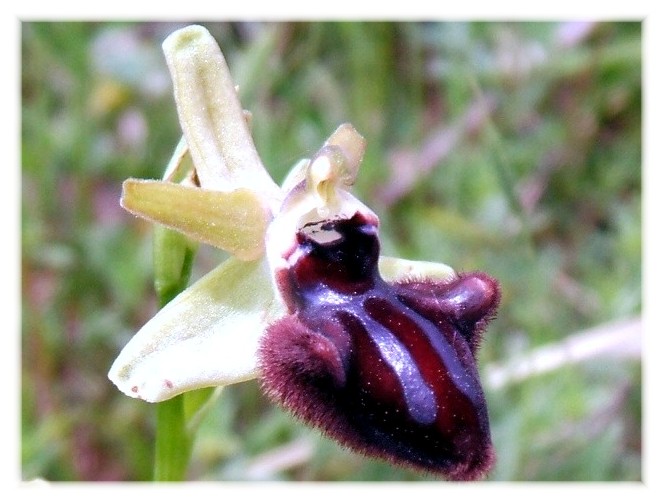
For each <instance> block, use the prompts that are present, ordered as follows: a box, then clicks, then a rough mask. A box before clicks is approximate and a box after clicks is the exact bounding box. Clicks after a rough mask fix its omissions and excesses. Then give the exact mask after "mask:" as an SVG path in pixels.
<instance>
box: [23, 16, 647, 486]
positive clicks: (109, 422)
mask: <svg viewBox="0 0 662 502" xmlns="http://www.w3.org/2000/svg"><path fill="white" fill-rule="evenodd" d="M179 26H180V25H178V24H173V23H143V24H131V23H37V22H30V23H24V24H23V26H22V81H21V84H22V148H21V154H22V225H21V232H22V258H23V260H22V285H23V290H22V307H23V308H22V407H21V411H22V442H21V447H22V476H23V478H24V479H33V478H45V479H48V480H53V481H70V480H94V481H99V480H147V479H150V478H151V475H152V469H153V448H154V435H155V410H154V407H153V406H152V405H149V404H147V403H144V402H140V401H136V400H131V399H129V398H127V397H126V396H124V395H123V394H121V393H119V392H118V391H117V390H116V389H115V388H114V387H113V386H112V384H111V383H110V382H109V381H108V380H107V378H106V373H107V370H108V368H109V367H110V365H111V363H112V361H113V359H114V358H115V357H116V355H117V353H118V352H119V350H120V348H121V347H122V346H123V345H124V344H125V343H126V342H127V340H128V339H129V338H130V337H131V336H132V334H133V333H135V332H136V331H137V329H138V328H139V327H140V326H142V324H144V322H146V321H147V320H148V319H149V318H150V317H151V316H152V315H153V313H154V312H155V310H156V308H157V306H156V303H157V301H156V297H155V293H154V292H153V286H152V285H153V268H152V267H153V265H152V257H151V239H152V228H151V227H150V226H149V225H148V224H146V223H144V222H143V221H139V220H137V219H135V218H133V217H132V216H130V215H129V214H128V213H125V212H124V211H122V210H121V208H120V207H119V204H118V201H119V195H120V190H121V183H122V181H123V180H124V179H126V178H128V177H139V178H159V177H160V176H161V174H162V172H163V169H164V168H165V165H166V163H167V161H168V160H169V158H170V155H171V154H172V151H173V149H174V147H175V145H176V144H177V141H178V140H179V136H180V131H179V128H178V124H177V120H176V113H175V107H174V102H173V99H172V96H171V87H170V82H169V77H168V73H167V69H166V66H165V61H164V60H163V57H162V53H161V47H160V45H161V42H162V40H163V39H164V38H165V37H166V36H167V35H168V34H169V33H171V32H172V31H173V30H174V29H176V28H177V27H179ZM205 26H206V27H207V28H208V29H209V30H210V31H211V33H212V34H213V35H214V37H215V38H216V39H217V40H218V42H219V45H220V46H221V49H222V50H223V52H224V54H225V56H226V59H227V60H228V64H229V66H230V69H231V71H232V73H233V75H234V76H235V79H236V82H237V84H238V85H239V86H240V94H241V97H242V104H243V105H244V107H245V108H247V109H248V110H250V111H251V112H252V125H251V127H252V131H253V134H254V138H255V142H256V146H257V149H258V151H259V152H260V155H261V156H262V159H263V161H264V163H265V165H266V166H267V167H268V168H269V170H270V171H271V173H272V174H273V177H274V179H276V180H277V181H280V180H282V178H283V176H284V175H285V174H286V173H287V171H288V170H289V168H290V167H291V166H292V165H293V164H294V163H295V162H296V161H297V160H298V159H299V158H301V157H302V156H306V155H310V154H312V153H314V152H315V151H316V150H317V149H318V148H319V145H321V144H322V143H323V141H324V140H325V139H326V138H327V137H328V135H329V134H330V133H331V132H332V131H333V130H335V128H336V127H337V126H338V125H339V124H340V123H341V122H345V121H347V122H351V123H352V124H354V126H355V127H356V128H357V129H358V130H359V131H360V132H361V133H362V134H363V135H364V136H365V137H366V139H367V141H368V150H367V152H366V157H365V160H364V163H363V165H362V168H361V172H360V176H359V179H358V182H357V186H356V193H357V194H358V196H359V197H360V198H361V199H362V200H363V201H364V202H365V203H366V204H368V205H369V206H371V207H372V208H373V209H375V211H376V212H377V213H378V214H379V216H380V218H381V221H382V230H381V231H382V240H383V248H384V249H383V250H384V253H385V254H388V255H398V256H401V257H403V258H408V259H424V260H432V261H442V262H445V263H448V264H450V265H452V266H453V267H455V268H456V269H459V270H465V269H484V270H485V271H487V272H489V273H490V274H492V275H494V276H496V277H497V278H499V280H500V281H501V282H502V286H503V302H502V307H501V309H500V312H499V316H498V318H497V319H496V320H495V321H494V323H493V324H492V325H490V328H489V330H488V332H487V333H486V335H485V340H484V343H483V349H482V351H481V366H482V367H483V368H487V367H489V366H492V365H498V364H502V363H505V362H507V361H510V360H512V359H514V358H516V357H518V356H522V355H524V354H526V353H528V352H529V351H530V350H533V349H535V348H537V347H540V346H543V345H549V344H556V343H558V342H560V341H562V340H564V339H565V338H566V337H568V336H569V335H572V334H574V333H576V332H579V331H582V330H584V329H587V328H590V327H594V326H599V325H603V324H605V323H608V322H609V321H613V320H619V319H627V318H635V317H637V316H639V314H640V311H641V302H642V299H641V274H642V268H641V237H642V236H641V164H642V153H641V132H642V130H641V66H642V65H641V24H640V23H635V22H627V23H618V22H609V23H598V24H595V25H591V26H581V25H577V24H563V23H552V22H545V23H354V22H343V23H282V24H281V23H274V24H271V23H267V24H261V23H232V24H213V23H205ZM583 28H586V29H587V31H585V32H583V31H582V29H583ZM221 258H222V255H221V254H220V253H218V252H216V251H213V250H210V249H208V248H206V247H204V246H201V248H200V250H199V253H198V257H197V258H196V262H195V263H194V265H193V266H194V270H193V275H194V276H195V277H199V276H200V275H201V274H202V273H204V272H206V271H207V270H210V269H211V268H212V267H213V266H214V265H215V264H216V263H217V262H218V261H219V260H220V259H221ZM640 374H641V365H640V362H639V361H638V360H637V359H635V360H627V359H625V358H623V357H620V358H610V359H605V358H604V357H603V356H599V355H598V356H595V357H594V358H591V359H589V360H588V361H585V362H582V363H579V364H566V365H563V366H562V367H561V368H559V369H556V370H554V371H551V372H548V373H544V374H541V375H537V376H531V377H529V378H526V379H524V380H523V381H520V382H514V383H510V384H509V385H506V386H505V387H501V388H492V387H490V386H489V385H486V393H487V398H488V403H489V406H490V416H491V421H492V426H493V435H494V441H495V447H496V450H497V453H498V456H499V461H498V463H497V467H496V469H495V472H494V473H493V475H492V476H491V479H495V480H512V481H520V480H522V481H530V480H549V481H570V480H572V481H597V480H600V481H621V480H639V479H641V377H640ZM270 454H272V455H271V456H269V455H270ZM189 477H190V478H192V479H206V480H230V479H232V480H236V479H242V480H243V479H251V478H255V479H278V480H418V479H424V480H430V478H428V477H425V476H419V475H417V474H412V473H410V472H408V471H403V470H400V469H397V468H395V467H391V466H388V465H385V464H383V463H380V462H374V461H367V460H365V459H363V458H361V457H358V456H356V455H353V454H351V453H348V452H346V451H344V450H342V449H341V448H340V447H338V446H337V445H336V444H335V443H333V442H331V441H329V440H327V439H326V438H323V437H320V435H319V434H317V433H316V432H314V431H310V430H308V429H306V428H304V427H302V426H301V425H299V424H298V423H296V422H295V421H294V420H292V419H291V418H289V417H288V416H287V415H286V414H285V413H284V412H282V411H281V410H279V409H276V408H274V406H272V405H271V404H270V403H268V402H267V401H266V399H265V398H264V396H263V395H262V394H261V392H260V391H259V387H258V385H257V383H256V382H249V383H245V384H238V385H235V386H232V387H230V388H227V389H225V390H224V391H223V393H222V394H221V396H220V398H219V399H218V401H217V402H216V404H215V405H214V407H213V409H212V410H211V411H210V413H209V415H208V416H207V417H206V418H205V420H204V421H203V422H202V423H201V424H200V429H199V434H198V436H197V440H196V442H195V444H194V445H193V459H192V464H191V466H190V468H189Z"/></svg>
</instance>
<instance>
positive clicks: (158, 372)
mask: <svg viewBox="0 0 662 502" xmlns="http://www.w3.org/2000/svg"><path fill="white" fill-rule="evenodd" d="M164 51H165V53H166V59H167V61H168V65H169V68H170V71H171V74H172V76H173V82H174V90H175V100H176V103H177V110H178V114H179V118H180V122H181V124H182V131H183V138H182V141H181V142H180V144H179V145H178V146H177V148H176V150H175V153H174V155H173V160H172V161H171V163H170V165H169V166H168V168H167V169H166V175H165V176H164V180H158V181H157V180H128V181H127V182H125V184H124V193H123V198H122V204H123V206H124V207H125V208H126V209H127V210H129V211H131V212H132V213H134V214H136V215H138V216H141V217H144V218H147V219H149V220H151V221H154V222H156V223H159V224H161V225H165V226H167V227H169V228H172V229H175V230H177V231H179V232H181V233H182V234H183V235H185V236H187V237H188V238H189V239H190V240H191V241H199V242H204V243H207V244H211V245H214V246H217V247H220V248H222V249H224V250H226V251H228V252H229V253H231V254H232V257H231V258H229V259H228V260H226V261H225V262H224V263H222V264H221V265H219V266H218V267H217V268H216V269H215V270H213V271H211V272H210V273H209V274H207V275H206V276H205V277H203V278H202V279H200V280H199V281H197V282H196V283H194V284H193V285H192V286H190V287H189V288H188V289H186V290H185V291H184V292H182V293H181V294H180V295H178V296H177V297H176V298H175V299H174V300H172V301H171V302H170V303H169V304H168V305H166V306H165V307H164V308H163V309H162V310H161V311H159V312H158V313H157V314H156V316H155V317H154V318H153V319H152V320H150V321H149V322H148V323H147V324H146V325H145V326H144V327H143V328H142V329H141V330H140V331H139V332H138V333H137V334H136V335H135V336H134V337H133V338H132V339H131V340H130V341H129V343H128V344H127V345H126V347H125V348H124V349H123V350H122V352H121V353H120V355H119V356H118V358H117V360H116V361H115V362H114V364H113V366H112V368H111V369H110V372H109V378H110V379H111V380H112V381H113V382H114V383H115V384H116V385H117V386H118V388H119V389H120V390H122V391H123V392H125V393H126V394H127V395H129V396H132V397H137V398H141V399H144V400H146V401H151V402H156V401H162V400H165V399H169V398H170V397H173V396H175V395H177V394H180V393H182V392H185V391H188V390H193V389H197V388H202V387H209V386H223V385H228V384H231V383H236V382H240V381H242V380H247V379H250V378H255V377H258V378H260V381H261V383H262V386H263V388H264V389H265V391H266V393H267V395H268V396H269V397H270V398H271V399H273V400H274V401H275V402H277V403H279V404H280V405H282V406H284V407H285V408H286V409H288V410H289V411H290V412H292V414H293V415H295V416H296V417H298V418H300V419H301V420H303V421H304V422H306V423H308V424H309V425H311V426H313V427H317V428H319V429H321V430H322V431H323V432H324V433H325V434H327V435H329V436H330V437H332V438H334V439H336V440H338V441H339V442H340V443H341V444H343V445H345V446H347V447H349V448H352V449H354V450H356V451H358V452H361V453H364V454H367V455H371V456H376V457H379V458H383V459H386V460H388V461H391V462H394V463H396V464H402V465H405V466H409V467H413V468H416V469H422V470H424V471H427V472H434V473H437V474H440V475H442V476H445V477H447V478H449V479H457V480H470V479H478V478H480V477H482V476H483V475H484V474H485V473H486V472H487V471H488V470H489V468H490V467H491V465H492V463H493V459H494V454H493V451H492V445H491V440H490V431H489V423H488V415H487V407H486V404H485V399H484V396H483V392H482V389H481V385H480V381H479V375H478V371H477V369H476V352H477V350H478V345H479V342H480V336H481V333H482V332H483V330H484V328H485V326H486V324H487V322H488V321H489V320H490V318H491V317H493V316H494V314H495V312H496V308H497V305H498V302H499V286H498V283H497V282H496V281H495V280H494V279H492V278H491V277H489V276H488V275H486V274H484V273H480V272H476V273H465V274H456V273H455V272H454V271H453V270H452V269H451V268H450V267H448V266H446V265H443V264H437V263H428V262H415V261H407V260H402V259H398V258H388V257H383V256H380V245H379V220H378V217H377V215H375V213H374V212H373V211H372V210H370V209H369V208H368V207H366V206H365V205H364V204H363V203H361V202H360V201H359V200H358V199H356V198H355V197H354V196H353V195H351V193H350V191H349V190H350V187H351V186H352V184H353V183H354V181H355V179H356V176H357V174H358V168H359V165H360V163H361V160H362V157H363V152H364V150H365V141H364V139H363V138H362V137H361V136H360V135H359V133H358V132H357V131H356V130H355V129H354V128H353V127H352V126H351V125H349V124H344V125H341V126H340V127H339V128H338V129H337V130H336V131H335V132H334V133H333V134H332V135H331V136H330V137H329V139H328V140H327V141H326V143H325V144H324V145H323V146H322V148H321V149H320V150H319V151H318V152H317V154H316V155H315V156H314V157H313V158H312V159H302V160H301V161H300V162H299V163H297V164H296V165H295V166H294V168H293V169H292V171H291V173H290V175H289V176H288V177H287V178H286V180H285V181H284V182H283V184H282V186H281V187H278V186H277V185H276V183H274V182H273V180H272V179H271V177H270V176H269V174H268V173H267V171H266V170H265V169H264V167H263V166H262V163H261V161H260V159H259V155H258V154H257V152H256V151H255V147H254V145H253V142H252V139H251V136H250V132H249V130H248V127H247V124H246V120H245V114H244V112H243V110H242V108H241V105H240V103H239V100H238V98H237V96H236V92H235V89H234V85H233V83H232V80H231V78H230V75H229V71H228V69H227V66H226V64H225V61H224V59H223V56H222V54H221V52H220V50H219V49H218V46H217V45H216V42H215V41H214V40H213V38H212V37H211V36H210V35H209V33H208V32H207V31H206V30H205V29H204V28H202V27H199V26H191V27H188V28H185V29H183V30H179V31H178V32H175V33H174V34H173V35H171V36H170V37H169V38H168V39H167V40H166V41H165V42H164Z"/></svg>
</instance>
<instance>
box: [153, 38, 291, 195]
mask: <svg viewBox="0 0 662 502" xmlns="http://www.w3.org/2000/svg"><path fill="white" fill-rule="evenodd" d="M163 51H164V53H165V56H166V61H167V63H168V67H169V69H170V74H171V76H172V80H173V86H174V92H175V101H176V103H177V111H178V113H179V119H180V123H181V125H182V130H183V132H184V137H185V138H186V143H187V144H188V147H189V149H190V151H191V156H192V157H193V162H194V164H195V167H196V171H197V173H198V177H199V178H200V183H201V185H202V186H203V187H205V188H209V189H215V190H222V191H230V190H234V189H236V188H242V187H243V188H247V187H252V188H253V189H254V190H256V191H258V192H260V193H263V194H265V195H266V196H267V197H270V198H275V199H277V198H278V196H279V195H278V194H279V191H278V187H277V185H276V184H275V183H274V181H273V180H272V179H271V177H270V176H269V174H268V173H267V171H266V170H265V169H264V166H263V165H262V162H261V160H260V157H259V155H258V153H257V151H256V149H255V145H254V143H253V138H252V137H251V134H250V131H249V129H248V124H247V122H246V118H245V115H244V111H243V109H242V107H241V103H240V102H239V98H238V96H237V92H236V90H235V85H234V83H233V81H232V77H231V75H230V71H229V69H228V67H227V64H226V62H225V58H224V57H223V54H222V53H221V50H220V49H219V47H218V44H217V43H216V41H215V40H214V38H213V37H212V36H211V34H210V33H209V32H208V31H207V30H206V29H205V28H203V27H202V26H188V27H186V28H183V29H181V30H178V31H176V32H174V33H173V34H172V35H170V36H169V37H168V38H167V39H166V40H165V41H164V42H163Z"/></svg>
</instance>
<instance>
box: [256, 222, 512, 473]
mask: <svg viewBox="0 0 662 502" xmlns="http://www.w3.org/2000/svg"><path fill="white" fill-rule="evenodd" d="M320 228H321V229H323V230H324V231H329V230H330V231H333V232H334V235H335V236H337V238H334V239H332V240H329V241H328V242H318V241H316V240H315V238H314V235H312V234H309V233H306V232H304V231H301V232H299V234H298V235H297V242H298V247H299V251H301V253H300V254H299V258H298V259H297V261H296V263H295V264H293V265H292V266H291V267H290V269H288V270H287V271H283V272H281V274H280V275H279V276H278V278H277V281H278V286H279V288H280V289H281V292H283V294H284V295H287V298H286V300H287V303H288V306H289V307H290V313H289V314H288V315H287V316H286V317H284V318H283V319H281V320H279V321H278V322H276V323H274V324H273V325H271V326H270V328H269V329H268V330H267V333H266V334H265V336H264V337H263V340H262V343H261V347H260V350H259V353H258V357H259V361H260V362H259V365H260V373H261V379H262V385H263V387H264V388H265V390H266V391H267V394H268V395H269V396H270V397H271V398H272V399H273V400H275V401H276V402H278V403H280V404H281V405H283V406H284V407H285V408H286V409H288V410H289V411H291V412H292V413H293V414H294V415H295V416H297V417H298V418H300V419H301V420H303V421H304V422H306V423H308V424H309V425H311V426H314V427H317V428H319V429H321V430H322V431H323V432H324V433H325V434H326V435H328V436H329V437H332V438H334V439H336V440H337V441H339V442H340V443H341V444H343V445H345V446H347V447H349V448H351V449H354V450H355V451H358V452H360V453H363V454H366V455H370V456H374V457H378V458H381V459H384V460H387V461H390V462H393V463H395V464H399V465H404V466H408V467H412V468H415V469H420V470H423V471H426V472H431V473H436V474H439V475H442V476H444V477H446V478H448V479H452V480H474V479H480V478H482V477H483V476H484V475H485V474H486V472H488V471H489V469H490V468H491V467H492V464H493V462H494V452H493V448H492V443H491V439H490V430H489V421H488V414H487V406H486V403H485V398H484V396H483V391H482V388H481V384H480V380H479V376H478V371H477V369H476V359H475V356H476V351H477V350H478V346H479V343H480V337H481V333H482V331H483V330H484V328H485V326H486V324H487V322H489V320H490V319H491V318H492V317H493V316H494V314H495V311H496V308H497V306H498V303H499V286H498V283H497V282H496V281H495V280H494V279H493V278H491V277H489V276H488V275H486V274H483V273H480V272H476V273H469V274H460V275H459V276H457V277H455V278H453V279H451V280H450V281H448V282H435V281H432V280H411V281H404V282H400V283H393V284H390V283H387V282H385V281H384V280H383V279H382V278H381V276H380V275H379V272H378V269H377V263H378V258H379V240H378V237H377V231H376V227H375V226H374V225H373V224H371V223H370V222H368V221H367V220H365V219H364V218H363V217H362V216H361V215H359V214H357V215H355V216H354V217H353V218H351V219H349V220H337V221H331V222H327V223H324V225H321V226H320Z"/></svg>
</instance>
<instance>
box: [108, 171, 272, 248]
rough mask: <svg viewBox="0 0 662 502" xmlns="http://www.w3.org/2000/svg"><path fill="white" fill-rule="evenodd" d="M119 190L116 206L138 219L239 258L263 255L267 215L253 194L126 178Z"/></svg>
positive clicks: (268, 213) (246, 191) (266, 210)
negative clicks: (160, 225) (118, 205)
mask: <svg viewBox="0 0 662 502" xmlns="http://www.w3.org/2000/svg"><path fill="white" fill-rule="evenodd" d="M122 188H123V190H122V198H121V200H120V204H121V205H122V207H123V208H125V209H126V210H127V211H130V212H131V213H133V214H135V215H137V216H141V217H143V218H146V219H148V220H150V221H153V222H155V223H160V224H162V225H165V226H167V227H168V228H172V229H174V230H177V231H179V232H181V233H183V234H184V235H186V236H187V237H189V238H191V239H193V240H195V241H199V242H204V243H205V244H210V245H212V246H216V247H218V248H221V249H223V250H225V251H228V252H229V253H232V254H233V255H235V256H236V257H238V258H239V259H242V260H255V259H257V258H259V257H260V256H262V254H263V253H264V234H265V232H266V229H267V225H268V223H269V221H270V219H271V212H270V210H269V209H268V208H267V207H265V206H264V203H263V201H262V199H261V198H260V196H259V194H257V193H255V192H253V191H252V190H248V189H243V188H242V189H237V190H233V191H232V192H217V191H215V190H205V189H203V188H198V187H190V186H184V185H179V184H176V183H169V182H167V181H157V180H138V179H129V180H126V181H125V182H124V184H123V185H122Z"/></svg>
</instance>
